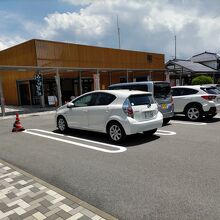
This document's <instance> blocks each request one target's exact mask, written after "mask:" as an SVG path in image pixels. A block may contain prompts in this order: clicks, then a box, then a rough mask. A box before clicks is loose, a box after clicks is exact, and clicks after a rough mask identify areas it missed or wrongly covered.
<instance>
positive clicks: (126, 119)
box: [55, 90, 163, 142]
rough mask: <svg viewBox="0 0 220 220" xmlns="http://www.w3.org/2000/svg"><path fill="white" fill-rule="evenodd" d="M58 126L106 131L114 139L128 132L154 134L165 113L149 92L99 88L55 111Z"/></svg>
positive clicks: (120, 138)
mask: <svg viewBox="0 0 220 220" xmlns="http://www.w3.org/2000/svg"><path fill="white" fill-rule="evenodd" d="M55 119H56V125H57V127H58V129H59V130H60V131H61V132H64V131H65V130H67V129H68V128H74V129H82V130H90V131H97V132H102V133H107V134H108V136H109V138H110V139H111V140H112V141H113V142H121V141H122V140H123V139H124V138H125V137H126V135H131V134H136V133H139V132H144V133H147V134H153V133H155V132H156V131H157V128H160V127H162V123H163V116H162V114H161V113H160V112H159V111H158V107H157V104H156V102H155V100H154V98H153V96H152V94H151V93H149V92H142V91H129V90H98V91H93V92H89V93H86V94H83V95H81V96H79V97H77V98H76V99H74V100H72V101H71V102H69V103H67V104H65V105H63V106H61V107H60V108H58V109H57V111H56V116H55Z"/></svg>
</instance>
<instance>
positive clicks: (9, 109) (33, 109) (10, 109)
mask: <svg viewBox="0 0 220 220" xmlns="http://www.w3.org/2000/svg"><path fill="white" fill-rule="evenodd" d="M56 109H57V107H53V106H51V107H50V106H49V107H44V108H42V107H40V106H5V117H6V118H7V116H10V115H13V116H14V115H15V114H16V113H18V114H30V113H39V112H48V111H55V110H56ZM5 117H4V118H5ZM0 118H2V112H1V105H0Z"/></svg>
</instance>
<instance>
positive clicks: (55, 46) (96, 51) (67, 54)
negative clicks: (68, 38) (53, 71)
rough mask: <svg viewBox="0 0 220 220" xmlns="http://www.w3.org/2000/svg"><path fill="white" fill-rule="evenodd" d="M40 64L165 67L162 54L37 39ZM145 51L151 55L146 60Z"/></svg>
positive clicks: (87, 66) (93, 66) (88, 66)
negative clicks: (150, 60)
mask: <svg viewBox="0 0 220 220" xmlns="http://www.w3.org/2000/svg"><path fill="white" fill-rule="evenodd" d="M36 55H37V63H38V65H40V66H58V67H62V66H63V67H79V68H128V69H132V68H133V69H164V55H163V54H155V53H147V52H139V51H128V50H119V49H110V48H101V47H93V46H85V45H76V44H68V43H60V42H51V41H41V40H36ZM147 55H151V56H152V62H149V60H148V59H147Z"/></svg>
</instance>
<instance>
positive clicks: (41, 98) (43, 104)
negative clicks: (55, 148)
mask: <svg viewBox="0 0 220 220" xmlns="http://www.w3.org/2000/svg"><path fill="white" fill-rule="evenodd" d="M40 102H41V107H42V108H45V98H44V79H43V75H42V96H41V97H40Z"/></svg>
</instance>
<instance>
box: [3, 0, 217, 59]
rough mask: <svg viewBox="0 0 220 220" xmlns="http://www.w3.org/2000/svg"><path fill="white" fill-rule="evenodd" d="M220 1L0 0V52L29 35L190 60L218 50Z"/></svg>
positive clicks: (30, 37)
mask: <svg viewBox="0 0 220 220" xmlns="http://www.w3.org/2000/svg"><path fill="white" fill-rule="evenodd" d="M219 11H220V2H219V0H193V1H191V0H0V16H1V22H0V50H2V49H5V48H8V47H10V46H13V45H16V44H18V43H21V42H24V41H26V40H30V39H33V38H38V39H45V40H55V41H64V42H73V43H80V44H88V45H98V46H103V47H112V48H117V47H118V38H117V25H116V18H117V15H118V17H119V25H120V31H121V48H122V49H131V50H141V51H150V52H156V53H164V54H165V56H166V60H168V59H171V58H172V57H173V56H174V35H176V36H177V57H178V58H189V57H190V56H192V55H195V54H197V53H201V52H204V51H210V52H217V53H219V52H220V48H219V45H220V16H219Z"/></svg>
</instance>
